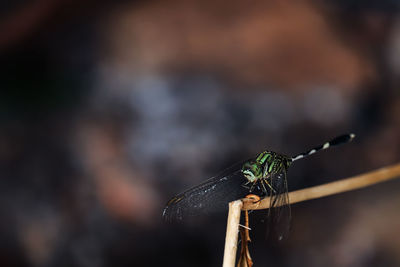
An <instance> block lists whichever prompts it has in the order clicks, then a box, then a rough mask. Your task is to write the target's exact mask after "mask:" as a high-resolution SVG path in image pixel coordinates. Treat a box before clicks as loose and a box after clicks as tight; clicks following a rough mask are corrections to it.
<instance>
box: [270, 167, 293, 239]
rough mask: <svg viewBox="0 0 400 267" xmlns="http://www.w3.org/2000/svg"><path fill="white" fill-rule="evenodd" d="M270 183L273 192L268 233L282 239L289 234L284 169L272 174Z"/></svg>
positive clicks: (288, 209) (287, 199) (286, 186)
mask: <svg viewBox="0 0 400 267" xmlns="http://www.w3.org/2000/svg"><path fill="white" fill-rule="evenodd" d="M271 185H272V187H273V188H274V189H275V192H272V193H271V200H272V201H271V204H270V205H271V206H270V208H269V210H268V235H271V236H272V237H273V238H277V239H278V240H282V239H284V238H285V237H287V236H288V234H289V230H290V221H291V210H290V203H289V195H288V184H287V177H286V171H282V172H280V173H276V174H274V175H272V177H271Z"/></svg>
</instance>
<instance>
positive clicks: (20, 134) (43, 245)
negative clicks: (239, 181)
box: [0, 0, 400, 267]
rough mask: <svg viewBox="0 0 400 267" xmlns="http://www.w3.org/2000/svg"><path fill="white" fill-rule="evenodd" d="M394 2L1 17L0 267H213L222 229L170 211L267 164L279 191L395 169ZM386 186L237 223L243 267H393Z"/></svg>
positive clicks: (39, 0) (85, 6)
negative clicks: (271, 156)
mask: <svg viewBox="0 0 400 267" xmlns="http://www.w3.org/2000/svg"><path fill="white" fill-rule="evenodd" d="M399 8H400V4H398V2H397V1H394V0H393V1H390V0H384V1H357V0H352V1H333V0H330V1H328V0H326V1H197V0H188V1H183V0H171V1H127V0H126V1H122V0H120V1H107V0H102V1H93V0H87V1H72V0H69V1H68V0H32V1H25V0H18V1H4V2H2V3H1V4H0V68H1V70H0V86H1V88H2V90H1V91H0V127H1V128H0V168H1V169H0V174H1V179H0V218H1V219H0V225H1V227H0V236H1V238H0V240H1V242H0V265H1V266H82V267H92V266H93V267H94V266H100V267H102V266H220V265H221V264H222V254H223V245H224V237H225V223H226V214H221V216H220V217H216V218H201V219H199V223H198V224H197V225H188V224H182V225H165V224H163V223H162V220H161V214H162V209H163V207H164V205H165V203H166V201H167V200H168V199H169V198H170V197H172V196H173V195H174V194H176V193H178V192H180V191H182V190H184V189H185V188H187V187H189V186H192V185H195V184H196V183H199V182H200V181H202V180H204V179H207V178H208V177H211V176H212V175H214V174H215V173H217V172H218V171H220V170H222V169H224V168H225V167H227V166H229V165H230V164H232V163H235V162H237V161H240V160H242V159H246V158H249V157H251V156H254V155H255V154H257V153H259V152H260V151H262V150H264V149H271V150H274V151H278V152H282V153H285V154H289V155H292V154H296V153H300V152H303V151H304V150H307V149H309V148H311V147H312V146H314V145H318V144H320V143H322V142H325V141H326V140H329V139H330V138H332V137H334V136H336V135H338V134H342V133H349V132H354V133H356V134H357V138H356V139H355V140H354V142H353V143H351V144H348V145H345V146H342V147H340V148H337V149H332V150H330V151H329V152H322V153H321V154H318V155H316V156H313V157H310V158H308V159H307V160H304V161H301V162H298V163H296V164H295V165H294V166H293V167H292V168H291V170H290V171H289V186H290V189H291V190H294V189H299V188H304V187H308V186H312V185H317V184H321V183H325V182H329V181H333V180H337V179H341V178H345V177H347V176H351V175H355V174H358V173H362V172H366V171H369V170H373V169H375V168H379V167H383V166H386V165H390V164H393V163H396V162H398V161H399V160H400V116H399V115H400V90H399V73H400V19H399ZM399 190H400V182H399V181H392V182H388V183H385V184H380V185H377V186H373V187H370V188H367V189H363V190H359V191H354V192H349V193H345V194H341V195H336V196H332V197H329V198H324V199H319V200H313V201H309V202H304V203H300V204H295V205H293V206H292V215H293V220H292V230H291V233H290V236H289V239H288V240H286V241H284V242H280V243H279V242H276V243H271V242H269V241H267V240H266V239H265V227H266V224H265V223H263V222H262V221H263V219H264V218H265V213H263V212H254V213H253V214H251V218H250V219H251V226H252V228H253V231H251V236H252V239H253V242H252V243H251V247H250V250H251V254H252V256H253V260H254V262H255V266H399V265H400V256H399V255H400V234H399V232H398V229H400V213H399V210H400V194H399Z"/></svg>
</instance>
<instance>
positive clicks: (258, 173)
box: [242, 161, 263, 182]
mask: <svg viewBox="0 0 400 267" xmlns="http://www.w3.org/2000/svg"><path fill="white" fill-rule="evenodd" d="M262 169H263V168H262V166H261V165H260V164H259V163H257V162H255V161H247V162H246V163H244V164H243V166H242V173H243V175H244V177H246V179H247V180H249V182H254V181H256V180H257V179H260V178H261V177H262Z"/></svg>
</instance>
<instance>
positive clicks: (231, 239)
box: [223, 163, 400, 267]
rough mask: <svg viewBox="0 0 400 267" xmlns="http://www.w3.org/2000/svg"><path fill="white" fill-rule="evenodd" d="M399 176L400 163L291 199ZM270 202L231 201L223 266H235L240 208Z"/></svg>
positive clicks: (304, 191)
mask: <svg viewBox="0 0 400 267" xmlns="http://www.w3.org/2000/svg"><path fill="white" fill-rule="evenodd" d="M399 176H400V163H398V164H395V165H392V166H388V167H384V168H381V169H378V170H375V171H370V172H368V173H365V174H361V175H357V176H354V177H350V178H347V179H343V180H340V181H336V182H333V183H328V184H324V185H319V186H314V187H309V188H306V189H302V190H297V191H293V192H290V193H289V201H290V203H291V204H293V203H297V202H301V201H306V200H310V199H315V198H320V197H325V196H329V195H333V194H338V193H342V192H347V191H350V190H355V189H359V188H362V187H366V186H369V185H373V184H376V183H380V182H383V181H387V180H390V179H394V178H396V177H399ZM269 204H270V198H264V199H263V200H261V201H260V202H258V203H256V204H254V203H253V202H252V201H249V199H243V200H236V201H233V202H231V203H229V215H228V224H227V230H226V238H225V252H224V262H223V267H234V266H235V260H236V250H237V240H238V227H239V221H240V210H241V209H242V210H256V209H268V208H269Z"/></svg>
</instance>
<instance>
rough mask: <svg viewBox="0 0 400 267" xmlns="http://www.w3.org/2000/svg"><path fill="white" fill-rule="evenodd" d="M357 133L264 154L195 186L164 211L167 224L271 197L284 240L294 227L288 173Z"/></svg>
mask: <svg viewBox="0 0 400 267" xmlns="http://www.w3.org/2000/svg"><path fill="white" fill-rule="evenodd" d="M354 137H355V135H354V134H345V135H341V136H338V137H336V138H334V139H332V140H331V141H329V142H326V143H324V144H322V145H320V146H317V147H314V148H312V149H310V150H308V151H307V152H304V153H300V154H298V155H296V156H293V157H290V156H286V155H283V154H279V153H276V152H273V151H268V150H266V151H263V152H261V153H260V154H258V155H257V156H256V157H255V158H251V159H249V160H246V161H244V162H240V163H238V164H235V165H233V166H231V167H229V168H227V169H226V170H224V171H223V172H221V173H220V174H218V175H216V176H214V177H212V178H210V179H208V180H206V181H205V182H203V183H201V184H199V185H197V186H194V187H192V188H190V189H188V190H186V191H185V192H183V193H180V194H178V195H176V196H174V197H173V198H172V199H171V200H169V201H168V203H167V205H166V207H165V208H164V211H163V219H164V220H165V221H167V222H172V221H179V220H183V219H185V218H188V217H192V216H195V215H199V214H207V213H215V212H220V211H221V210H226V209H227V207H228V203H229V202H231V201H234V200H237V199H241V198H244V197H245V196H247V195H249V194H254V195H258V196H260V197H262V198H263V197H267V196H269V197H271V201H270V208H269V209H268V218H269V220H271V221H273V224H274V225H279V222H280V221H285V223H283V225H282V229H281V230H279V231H280V232H281V233H280V234H279V235H280V236H279V237H278V238H279V239H282V237H283V236H284V235H286V233H287V231H288V227H289V225H290V217H291V213H290V203H289V197H288V183H287V172H288V169H289V167H290V166H291V164H292V163H293V162H295V161H297V160H300V159H303V158H305V157H308V156H310V155H313V154H315V153H317V152H319V151H322V150H325V149H328V148H331V147H333V146H337V145H340V144H345V143H348V142H350V141H352V140H353V139H354Z"/></svg>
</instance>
